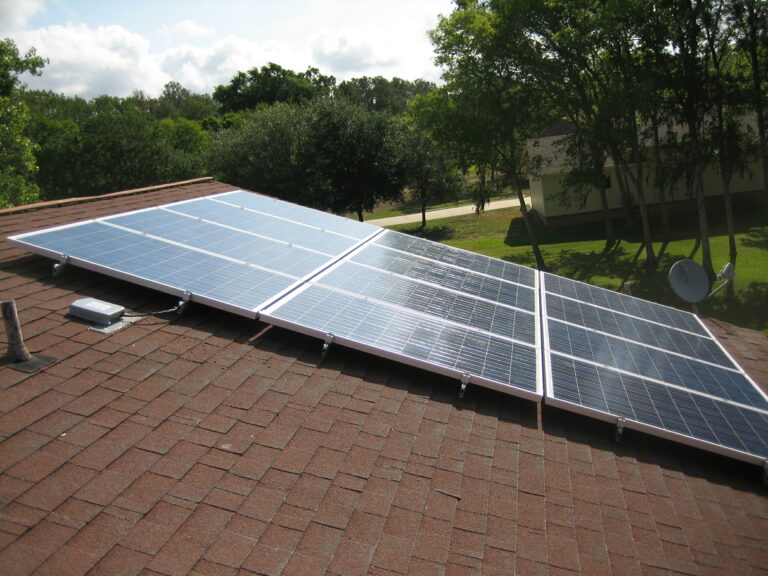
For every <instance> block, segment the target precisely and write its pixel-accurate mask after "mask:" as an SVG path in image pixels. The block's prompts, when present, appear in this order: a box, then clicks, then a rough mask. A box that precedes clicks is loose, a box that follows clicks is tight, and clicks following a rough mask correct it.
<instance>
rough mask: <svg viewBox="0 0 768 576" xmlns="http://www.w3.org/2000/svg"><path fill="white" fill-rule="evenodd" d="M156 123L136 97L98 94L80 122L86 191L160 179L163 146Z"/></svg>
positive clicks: (96, 191)
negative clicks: (87, 113) (83, 121)
mask: <svg viewBox="0 0 768 576" xmlns="http://www.w3.org/2000/svg"><path fill="white" fill-rule="evenodd" d="M156 127H157V124H156V122H155V121H154V120H153V118H152V117H151V116H150V115H149V114H148V113H147V112H146V111H145V110H144V109H143V108H142V103H141V101H140V100H137V99H136V98H126V99H124V100H122V99H120V98H114V97H110V96H100V97H98V98H96V99H95V100H93V101H92V102H91V115H90V117H89V118H88V120H86V121H85V123H84V124H83V125H82V126H81V134H82V172H83V176H84V181H85V182H86V189H85V190H84V192H85V193H86V194H103V193H105V192H112V191H116V190H126V189H129V188H138V187H142V186H148V185H151V184H155V183H158V182H160V180H161V165H162V159H163V147H162V143H161V141H160V139H159V138H158V137H157V129H156Z"/></svg>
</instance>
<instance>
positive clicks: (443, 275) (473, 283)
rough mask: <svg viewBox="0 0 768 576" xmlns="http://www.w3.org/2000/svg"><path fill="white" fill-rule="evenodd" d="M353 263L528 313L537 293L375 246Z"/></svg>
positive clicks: (370, 247) (531, 288)
mask: <svg viewBox="0 0 768 576" xmlns="http://www.w3.org/2000/svg"><path fill="white" fill-rule="evenodd" d="M352 262H356V263H360V264H365V265H367V266H371V267H374V268H379V269H381V270H384V271H387V272H392V273H394V274H399V275H401V276H405V277H408V278H413V279H415V280H422V281H424V282H430V283H432V284H437V285H439V286H443V287H445V288H449V289H451V290H457V291H460V292H464V293H466V294H469V295H472V296H479V297H481V298H486V299H488V300H492V301H494V302H501V303H504V304H507V305H509V306H514V307H516V308H521V309H523V310H528V311H530V312H533V311H534V309H535V299H536V293H535V291H534V290H533V287H532V286H530V287H529V286H521V285H519V284H516V283H513V282H509V281H504V280H501V279H499V278H495V277H492V276H487V275H484V274H479V273H475V272H472V271H470V270H466V269H461V268H456V267H453V266H450V265H447V264H443V263H441V262H438V261H435V260H429V259H426V258H422V257H418V256H416V257H415V256H414V255H413V254H408V253H403V252H401V251H399V250H393V249H389V248H384V247H382V246H378V245H376V244H368V245H366V246H365V248H364V249H363V250H361V251H359V252H358V253H356V254H355V255H354V257H353V258H352Z"/></svg>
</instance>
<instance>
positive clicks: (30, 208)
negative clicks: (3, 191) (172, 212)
mask: <svg viewBox="0 0 768 576" xmlns="http://www.w3.org/2000/svg"><path fill="white" fill-rule="evenodd" d="M213 181H214V179H213V176H203V177H202V178H192V179H191V180H181V181H179V182H168V183H166V184H157V185H155V186H146V187H144V188H133V189H131V190H121V191H119V192H110V193H108V194H99V195H97V196H81V197H79V198H62V199H60V200H49V201H47V202H36V203H34V204H22V205H21V206H13V207H11V208H5V209H3V210H0V216H9V215H12V214H19V213H22V212H34V211H37V210H43V209H45V208H56V207H59V206H71V205H73V204H83V203H85V202H96V201H98V200H105V199H108V198H120V197H123V196H133V195H136V194H146V193H147V192H156V191H157V190H165V189H168V188H179V187H181V186H188V185H190V184H200V183H203V182H213Z"/></svg>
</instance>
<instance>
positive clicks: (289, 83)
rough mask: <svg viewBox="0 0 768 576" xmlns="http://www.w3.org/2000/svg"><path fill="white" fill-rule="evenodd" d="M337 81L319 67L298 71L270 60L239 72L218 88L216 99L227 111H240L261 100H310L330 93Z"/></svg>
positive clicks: (271, 102) (269, 103)
mask: <svg viewBox="0 0 768 576" xmlns="http://www.w3.org/2000/svg"><path fill="white" fill-rule="evenodd" d="M335 85H336V80H335V78H333V76H324V75H322V74H320V71H319V70H317V69H316V68H308V69H307V70H306V72H298V73H297V72H294V71H293V70H288V69H286V68H283V67H282V66H279V65H277V64H275V63H273V62H270V63H269V64H267V65H266V66H262V67H261V68H260V69H259V68H252V69H251V70H249V71H248V72H238V73H237V74H236V75H235V76H234V78H232V80H230V82H229V84H226V85H221V86H217V87H216V88H215V90H214V91H213V99H214V100H215V101H216V102H217V103H218V104H219V105H220V106H221V109H222V111H223V112H237V111H239V110H248V109H253V108H255V107H256V106H258V105H260V104H266V105H271V104H275V103H277V102H285V103H289V104H297V103H301V102H308V101H310V100H312V99H314V98H317V97H320V96H327V95H329V94H330V93H331V92H332V90H333V88H334V86H335Z"/></svg>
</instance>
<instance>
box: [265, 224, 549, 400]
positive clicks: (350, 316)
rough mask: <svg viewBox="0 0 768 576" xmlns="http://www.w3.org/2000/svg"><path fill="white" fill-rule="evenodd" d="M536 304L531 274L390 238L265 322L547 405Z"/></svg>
mask: <svg viewBox="0 0 768 576" xmlns="http://www.w3.org/2000/svg"><path fill="white" fill-rule="evenodd" d="M464 266H467V267H468V269H467V268H464ZM494 273H495V274H499V276H494V275H493V274H494ZM518 282H522V283H518ZM536 302H537V298H536V275H535V273H533V271H532V270H531V269H528V268H524V267H522V266H518V265H516V264H510V263H506V262H503V261H500V260H494V259H492V258H488V257H486V256H481V255H479V254H472V253H469V252H465V251H462V250H458V249H455V248H450V247H447V246H442V245H439V244H435V243H434V242H430V241H428V240H423V239H419V238H412V237H409V236H406V235H405V234H400V233H399V232H393V231H386V232H384V233H382V234H380V235H379V236H377V237H376V238H375V239H373V240H372V241H371V242H368V243H366V244H364V245H362V246H360V248H359V249H357V250H355V251H354V252H352V253H350V255H349V257H347V258H345V259H344V260H342V261H340V262H338V263H337V264H336V265H334V266H333V267H331V268H329V269H328V270H327V271H325V272H323V273H322V274H320V275H318V276H317V277H315V278H313V279H312V280H311V281H310V283H309V284H308V285H307V286H305V287H303V288H302V289H300V290H298V291H296V292H295V293H293V294H290V295H288V296H286V298H284V299H281V300H280V301H279V302H277V303H276V304H275V305H273V306H272V307H270V308H268V309H266V310H264V311H263V313H262V318H263V319H264V320H265V321H267V322H270V323H274V324H279V325H282V326H286V327H289V328H291V329H293V330H298V331H302V332H305V333H308V334H312V335H315V336H318V337H326V335H328V334H331V335H332V336H333V339H334V341H336V342H342V343H344V344H345V345H347V346H352V347H355V348H359V349H362V350H366V351H371V352H374V353H377V354H379V355H383V356H386V357H389V358H394V359H397V360H399V361H401V362H405V363H408V364H412V365H415V366H420V367H423V368H427V369H429V370H432V371H435V372H439V373H442V374H447V375H451V376H455V377H457V378H463V379H466V380H468V381H469V382H475V383H479V384H482V385H484V386H487V387H490V388H493V389H497V390H502V391H505V392H508V393H511V394H515V395H519V396H523V397H527V398H532V399H540V398H541V394H542V385H541V379H540V370H539V369H538V365H539V359H538V358H539V350H540V348H539V339H538V321H537V304H536Z"/></svg>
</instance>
